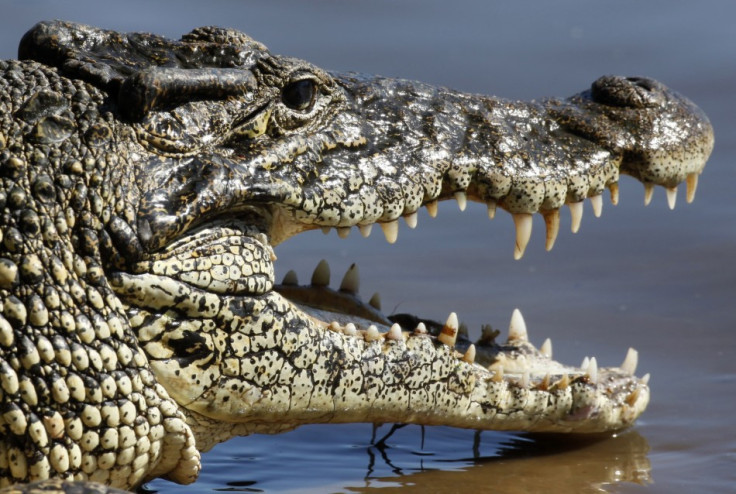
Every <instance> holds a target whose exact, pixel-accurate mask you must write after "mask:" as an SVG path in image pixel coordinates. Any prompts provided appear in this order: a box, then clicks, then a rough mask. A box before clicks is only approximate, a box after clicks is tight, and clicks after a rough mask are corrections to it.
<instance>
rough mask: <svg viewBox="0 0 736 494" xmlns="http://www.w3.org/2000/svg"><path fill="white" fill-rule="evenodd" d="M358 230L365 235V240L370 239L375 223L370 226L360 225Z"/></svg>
mask: <svg viewBox="0 0 736 494" xmlns="http://www.w3.org/2000/svg"><path fill="white" fill-rule="evenodd" d="M358 230H360V234H361V235H363V238H368V237H370V235H371V230H373V223H371V224H370V225H358Z"/></svg>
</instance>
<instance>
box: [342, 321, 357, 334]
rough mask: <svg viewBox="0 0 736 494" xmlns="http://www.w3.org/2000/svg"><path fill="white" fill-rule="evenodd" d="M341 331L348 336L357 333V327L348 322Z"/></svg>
mask: <svg viewBox="0 0 736 494" xmlns="http://www.w3.org/2000/svg"><path fill="white" fill-rule="evenodd" d="M342 332H343V333H345V334H346V335H348V336H355V335H357V334H358V328H356V327H355V324H353V323H351V322H349V323H347V324H346V325H345V327H344V328H343V330H342Z"/></svg>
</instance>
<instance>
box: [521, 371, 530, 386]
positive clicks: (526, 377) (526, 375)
mask: <svg viewBox="0 0 736 494" xmlns="http://www.w3.org/2000/svg"><path fill="white" fill-rule="evenodd" d="M529 379H530V376H529V371H524V373H523V374H522V375H521V381H520V382H519V384H520V385H521V387H522V388H524V389H526V388H528V387H529Z"/></svg>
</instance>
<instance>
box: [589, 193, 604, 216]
mask: <svg viewBox="0 0 736 494" xmlns="http://www.w3.org/2000/svg"><path fill="white" fill-rule="evenodd" d="M590 205H591V206H593V216H595V217H596V218H600V217H601V213H602V212H603V196H602V195H600V194H598V195H595V196H591V197H590Z"/></svg>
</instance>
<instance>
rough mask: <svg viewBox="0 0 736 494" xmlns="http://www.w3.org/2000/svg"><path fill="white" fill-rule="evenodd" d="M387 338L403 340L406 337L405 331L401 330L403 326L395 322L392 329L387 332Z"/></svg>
mask: <svg viewBox="0 0 736 494" xmlns="http://www.w3.org/2000/svg"><path fill="white" fill-rule="evenodd" d="M386 338H388V339H389V340H394V341H401V340H403V339H404V333H403V332H402V331H401V326H399V325H398V324H394V325H392V326H391V329H389V330H388V332H387V333H386Z"/></svg>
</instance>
